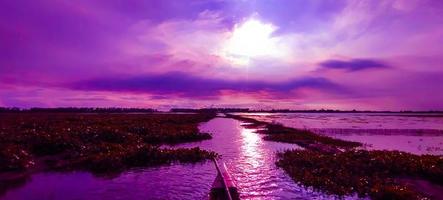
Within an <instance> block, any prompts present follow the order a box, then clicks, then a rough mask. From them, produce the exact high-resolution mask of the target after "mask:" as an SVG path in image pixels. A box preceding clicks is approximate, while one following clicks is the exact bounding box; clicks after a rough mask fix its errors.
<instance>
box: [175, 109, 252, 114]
mask: <svg viewBox="0 0 443 200" xmlns="http://www.w3.org/2000/svg"><path fill="white" fill-rule="evenodd" d="M170 112H222V113H226V112H249V108H200V109H193V108H172V109H171V110H170Z"/></svg>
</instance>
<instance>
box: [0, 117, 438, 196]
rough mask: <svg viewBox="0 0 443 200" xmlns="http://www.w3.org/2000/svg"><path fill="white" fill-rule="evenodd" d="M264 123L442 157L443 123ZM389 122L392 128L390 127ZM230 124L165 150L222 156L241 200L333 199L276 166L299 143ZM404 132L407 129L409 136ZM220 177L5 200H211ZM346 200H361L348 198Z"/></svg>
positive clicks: (190, 175)
mask: <svg viewBox="0 0 443 200" xmlns="http://www.w3.org/2000/svg"><path fill="white" fill-rule="evenodd" d="M247 115H248V117H253V118H256V119H259V120H263V121H268V122H278V123H282V124H283V125H285V126H289V127H295V128H305V129H310V130H314V131H315V132H317V133H321V134H325V135H331V136H333V137H337V138H341V139H345V140H353V141H360V142H363V143H366V144H368V145H367V146H366V147H365V148H368V149H397V150H402V151H407V152H412V153H415V154H425V153H429V154H440V155H441V154H443V153H442V152H443V150H442V149H441V147H442V146H443V145H442V144H443V134H442V130H443V118H442V117H441V116H391V115H380V114H377V115H374V116H372V115H368V114H311V113H308V114H299V113H297V114H250V113H249V114H247ZM389 121H391V122H392V123H390V122H389ZM242 123H243V122H240V121H237V120H234V119H229V118H220V117H219V118H214V119H212V120H210V121H208V122H204V123H201V124H200V126H199V129H200V131H201V132H205V133H210V134H212V139H209V140H203V141H199V142H190V143H183V144H177V145H165V144H164V145H162V147H167V148H192V147H200V148H201V149H203V150H208V151H214V152H217V153H219V154H220V155H221V160H222V161H223V162H225V163H226V165H227V167H228V169H229V171H230V172H231V175H232V176H233V178H234V180H235V182H236V183H237V186H238V189H239V192H240V197H241V198H242V199H335V198H336V197H334V196H330V195H326V194H324V193H321V192H318V191H314V190H313V189H310V188H306V187H304V186H302V185H299V184H297V183H295V182H294V181H293V180H292V179H291V178H290V177H289V176H288V175H287V174H286V173H285V172H284V171H283V170H282V169H281V168H278V167H277V166H276V164H275V162H276V160H277V156H276V152H281V151H284V150H287V149H301V147H300V146H298V145H296V144H287V143H278V142H273V141H265V140H263V139H262V137H263V135H261V134H257V133H256V132H255V131H256V130H255V129H252V128H247V127H244V126H242ZM402 130H405V131H404V132H403V131H402ZM215 177H216V170H215V167H214V165H213V163H212V162H211V161H205V162H201V163H196V164H173V165H170V166H159V167H152V168H133V169H130V170H128V171H125V172H123V173H121V174H118V175H116V176H111V177H109V176H106V177H97V176H95V175H93V174H91V173H89V172H81V171H74V172H40V173H36V174H34V175H32V176H31V177H30V178H29V179H27V180H26V181H25V182H24V183H22V184H21V185H20V186H18V187H15V188H12V189H10V190H8V191H7V192H6V193H4V194H3V195H2V196H0V199H4V200H15V199H93V200H94V199H208V193H209V191H210V187H211V184H212V182H213V180H214V178H215ZM345 199H357V198H356V197H349V196H348V197H346V198H345Z"/></svg>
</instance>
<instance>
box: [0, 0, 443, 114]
mask: <svg viewBox="0 0 443 200" xmlns="http://www.w3.org/2000/svg"><path fill="white" fill-rule="evenodd" d="M0 44H1V45H0V46H1V48H0V106H18V107H34V106H39V107H58V106H123V107H154V108H160V109H163V108H164V109H168V108H171V107H208V106H232V107H251V108H263V109H269V108H293V109H320V108H331V109H370V110H442V109H443V103H442V102H443V92H438V91H443V82H442V80H443V79H442V78H441V77H443V66H442V63H443V45H439V44H443V3H442V1H438V0H379V1H369V0H344V1H335V0H322V1H320V0H313V1H302V0H274V1H269V0H251V1H237V0H214V1H199V0H196V1H181V0H149V1H146V0H132V1H119V0H108V1H103V0H79V1H49V0H32V1H31V0H24V1H2V2H1V3H0Z"/></svg>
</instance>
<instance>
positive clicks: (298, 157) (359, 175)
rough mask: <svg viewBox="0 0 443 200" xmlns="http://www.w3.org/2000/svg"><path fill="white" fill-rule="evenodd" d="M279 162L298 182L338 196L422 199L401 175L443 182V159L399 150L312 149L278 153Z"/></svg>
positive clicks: (437, 182)
mask: <svg viewBox="0 0 443 200" xmlns="http://www.w3.org/2000/svg"><path fill="white" fill-rule="evenodd" d="M278 156H279V160H278V161H277V165H278V166H279V167H281V168H283V169H284V170H285V171H286V172H287V173H288V174H289V176H291V177H292V178H293V179H294V180H295V181H296V182H300V183H302V184H304V185H307V186H312V187H314V188H316V189H319V190H322V191H326V192H329V193H331V194H337V195H349V194H353V193H357V194H358V195H359V196H360V197H365V196H369V197H371V198H372V199H423V198H425V196H424V195H423V194H422V193H420V192H419V191H416V190H414V188H411V187H408V186H407V185H403V184H401V183H399V182H398V181H397V179H398V178H403V177H409V178H418V179H424V180H428V181H430V182H433V183H436V184H440V185H441V184H443V159H442V157H439V156H431V155H423V156H418V155H413V154H409V153H404V152H399V151H364V150H356V151H346V152H342V153H338V154H323V153H320V152H316V151H309V150H290V151H286V152H283V153H279V155H278Z"/></svg>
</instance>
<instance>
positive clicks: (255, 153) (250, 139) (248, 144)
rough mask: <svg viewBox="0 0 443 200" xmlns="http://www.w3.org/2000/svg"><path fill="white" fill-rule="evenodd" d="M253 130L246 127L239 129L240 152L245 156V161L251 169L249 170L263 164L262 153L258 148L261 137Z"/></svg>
mask: <svg viewBox="0 0 443 200" xmlns="http://www.w3.org/2000/svg"><path fill="white" fill-rule="evenodd" d="M255 131H256V130H255V129H247V128H242V130H241V137H242V146H241V149H242V151H241V152H242V154H243V156H244V157H245V158H246V159H245V161H246V163H247V164H249V165H250V166H251V167H252V169H249V170H254V169H256V168H258V167H260V166H261V165H262V164H263V160H262V159H263V155H262V152H261V149H260V145H261V143H262V139H261V138H260V136H259V135H258V134H257V133H256V132H255Z"/></svg>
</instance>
